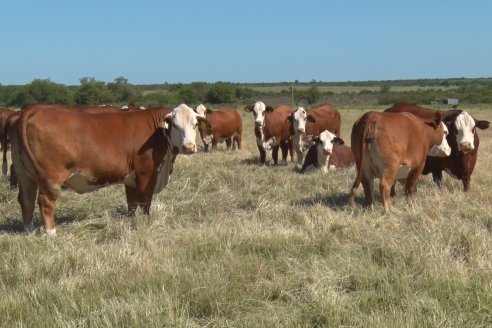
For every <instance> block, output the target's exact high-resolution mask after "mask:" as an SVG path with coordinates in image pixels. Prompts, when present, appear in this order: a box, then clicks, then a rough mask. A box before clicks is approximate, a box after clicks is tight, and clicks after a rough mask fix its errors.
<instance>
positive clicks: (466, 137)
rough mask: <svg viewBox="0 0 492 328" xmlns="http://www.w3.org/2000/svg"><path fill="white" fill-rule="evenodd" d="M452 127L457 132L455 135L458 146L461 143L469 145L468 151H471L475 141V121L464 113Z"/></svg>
mask: <svg viewBox="0 0 492 328" xmlns="http://www.w3.org/2000/svg"><path fill="white" fill-rule="evenodd" d="M454 127H455V128H456V130H457V131H458V133H457V135H456V141H457V142H458V146H459V145H460V144H463V143H469V146H470V147H471V149H470V150H473V149H474V148H475V147H474V145H473V142H474V141H475V136H474V132H475V120H474V119H473V117H471V115H470V114H468V113H467V112H465V111H463V112H461V114H460V115H458V116H457V117H456V120H455V121H454Z"/></svg>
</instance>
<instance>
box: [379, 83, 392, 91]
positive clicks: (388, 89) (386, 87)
mask: <svg viewBox="0 0 492 328" xmlns="http://www.w3.org/2000/svg"><path fill="white" fill-rule="evenodd" d="M390 89H391V85H389V84H383V85H381V88H380V89H379V92H381V93H387V92H389V91H390Z"/></svg>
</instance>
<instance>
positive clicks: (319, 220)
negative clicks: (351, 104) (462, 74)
mask: <svg viewBox="0 0 492 328" xmlns="http://www.w3.org/2000/svg"><path fill="white" fill-rule="evenodd" d="M240 108H242V107H240ZM363 111H364V109H362V108H357V109H355V108H348V109H343V110H342V123H343V128H342V138H344V139H345V141H346V142H347V143H349V142H350V129H351V126H352V123H353V122H354V121H355V119H356V118H357V117H358V116H359V115H361V114H362V113H363ZM470 112H471V113H472V114H473V115H476V116H477V117H478V118H480V119H487V120H489V121H492V108H489V109H484V108H480V109H475V108H473V109H471V110H470ZM241 114H242V115H243V122H244V125H245V128H244V137H243V140H244V148H243V150H241V151H237V152H227V151H225V150H224V148H225V146H224V145H221V146H220V147H219V148H220V149H219V150H218V151H216V152H212V153H204V152H203V150H200V151H199V152H198V153H197V154H195V155H193V156H190V157H185V156H179V157H178V159H177V161H176V164H175V169H174V173H173V176H172V178H171V181H170V184H169V185H168V187H167V188H166V189H164V190H163V191H162V192H161V193H160V194H158V195H155V197H154V201H153V204H152V207H151V215H150V216H149V217H147V216H145V215H142V214H141V213H140V212H138V213H137V215H136V217H135V218H128V217H126V216H125V215H124V213H125V211H126V204H125V196H124V191H123V187H122V186H114V187H109V188H106V189H102V190H100V191H98V192H95V193H91V194H86V195H77V194H75V193H72V192H65V193H64V194H63V195H62V197H60V199H59V200H58V202H57V216H56V221H57V232H58V236H57V237H55V238H49V237H47V236H45V235H44V234H43V232H42V229H39V231H38V232H37V233H36V234H34V235H29V236H26V235H23V234H21V233H20V231H21V229H22V224H21V217H20V208H19V205H18V203H17V201H16V197H17V194H16V192H15V191H10V190H9V189H8V186H7V182H6V180H2V183H1V185H0V199H1V204H0V233H1V234H0V250H1V254H2V255H1V256H0V293H1V295H2V297H1V298H0V313H1V314H2V315H1V318H0V326H5V327H163V326H171V327H175V326H179V327H181V326H182V327H201V326H219V327H298V326H302V327H311V326H320V327H323V326H329V327H338V326H357V327H437V326H444V327H487V326H490V325H491V324H492V237H491V233H492V214H491V213H492V193H491V192H490V189H489V186H491V185H492V174H491V173H490V172H491V166H490V164H489V163H490V161H491V160H492V158H491V157H492V151H491V150H490V149H491V146H492V141H491V140H492V130H491V129H488V130H485V131H479V134H480V140H481V144H480V152H479V159H478V163H477V166H476V170H475V173H474V175H473V180H472V190H471V191H470V192H469V193H467V194H465V193H463V191H462V185H461V182H459V181H457V180H454V179H452V178H450V177H449V176H447V175H445V180H444V184H443V188H442V189H441V190H438V189H437V188H436V187H435V186H434V184H433V183H432V179H431V177H429V176H427V177H423V178H422V179H421V181H420V183H419V186H418V191H417V193H416V195H415V197H414V199H413V200H412V202H411V204H407V203H406V202H405V200H404V197H403V192H402V190H401V187H399V188H398V196H397V197H396V198H395V199H392V205H393V208H392V210H391V212H390V213H389V214H387V215H384V214H383V209H382V206H381V203H380V201H379V198H377V202H376V205H375V206H374V209H372V210H369V209H365V208H363V207H362V206H360V205H359V206H358V207H357V208H355V209H352V208H350V207H348V206H347V202H346V200H347V199H346V197H347V193H348V191H349V189H350V186H351V184H352V182H353V179H354V177H355V171H354V169H348V170H341V171H335V172H330V173H329V174H328V175H322V174H321V173H319V172H316V173H313V174H308V175H299V174H298V173H296V170H295V165H294V164H289V165H287V166H270V165H267V166H265V167H260V166H258V165H257V164H256V163H257V159H258V154H257V149H256V144H255V141H254V136H253V128H252V117H250V116H249V115H250V114H247V113H244V112H243V111H242V110H241ZM376 185H377V184H376ZM362 195H363V194H362V188H360V189H359V191H358V193H357V201H358V202H359V203H362ZM35 225H36V226H37V227H40V226H42V222H40V219H39V214H38V212H37V211H36V221H35Z"/></svg>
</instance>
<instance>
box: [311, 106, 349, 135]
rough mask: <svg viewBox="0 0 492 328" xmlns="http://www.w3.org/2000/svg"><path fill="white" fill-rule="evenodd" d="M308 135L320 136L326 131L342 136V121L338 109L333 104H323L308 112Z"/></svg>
mask: <svg viewBox="0 0 492 328" xmlns="http://www.w3.org/2000/svg"><path fill="white" fill-rule="evenodd" d="M307 114H308V121H307V122H306V135H312V136H318V135H319V134H320V133H321V132H323V131H324V130H328V131H330V132H332V133H333V134H334V135H336V136H337V137H339V136H340V128H341V124H342V119H341V116H340V112H339V111H338V109H337V108H336V107H335V106H334V105H332V104H322V105H319V106H316V107H313V108H311V109H309V110H308V111H307Z"/></svg>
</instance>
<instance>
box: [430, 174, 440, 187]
mask: <svg viewBox="0 0 492 328" xmlns="http://www.w3.org/2000/svg"><path fill="white" fill-rule="evenodd" d="M432 180H434V183H435V184H436V185H437V187H438V188H441V187H442V171H434V172H432Z"/></svg>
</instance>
